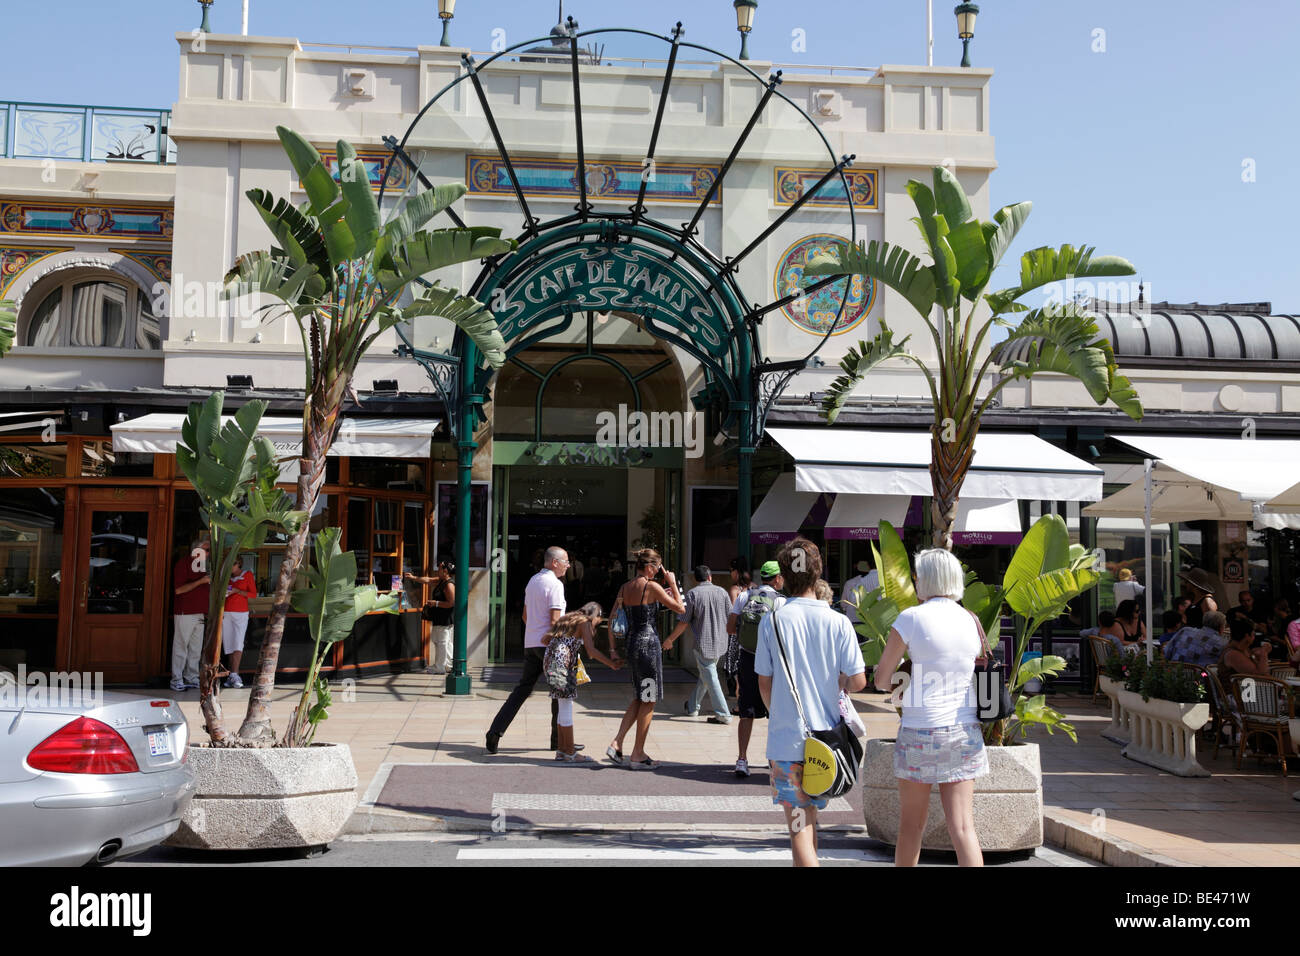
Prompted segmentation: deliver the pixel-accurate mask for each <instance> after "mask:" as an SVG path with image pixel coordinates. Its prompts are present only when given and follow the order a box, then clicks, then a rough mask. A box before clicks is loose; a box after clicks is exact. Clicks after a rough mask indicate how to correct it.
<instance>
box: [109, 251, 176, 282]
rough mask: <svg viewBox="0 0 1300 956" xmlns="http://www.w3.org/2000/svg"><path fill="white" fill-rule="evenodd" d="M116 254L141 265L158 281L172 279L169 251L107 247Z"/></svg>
mask: <svg viewBox="0 0 1300 956" xmlns="http://www.w3.org/2000/svg"><path fill="white" fill-rule="evenodd" d="M108 251H109V252H116V253H117V254H118V255H122V256H126V258H128V259H130V260H131V261H132V262H135V263H137V264H138V265H141V266H143V267H144V268H145V269H146V270H147V271H148V272H149V274H150V275H152V276H153V277H154V278H155V279H157V280H159V281H160V282H171V280H172V254H171V253H170V252H143V251H141V250H139V249H109V250H108Z"/></svg>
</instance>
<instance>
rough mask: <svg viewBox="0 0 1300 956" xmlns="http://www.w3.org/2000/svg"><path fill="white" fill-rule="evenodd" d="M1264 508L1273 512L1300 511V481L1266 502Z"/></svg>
mask: <svg viewBox="0 0 1300 956" xmlns="http://www.w3.org/2000/svg"><path fill="white" fill-rule="evenodd" d="M1262 510H1264V511H1265V512H1273V513H1276V512H1284V513H1285V512H1288V511H1300V482H1296V483H1295V484H1294V485H1292V486H1291V487H1290V488H1287V489H1286V490H1285V491H1283V492H1282V493H1281V494H1280V495H1278V496H1277V497H1276V498H1270V499H1269V500H1268V501H1266V502H1264V504H1263V506H1262Z"/></svg>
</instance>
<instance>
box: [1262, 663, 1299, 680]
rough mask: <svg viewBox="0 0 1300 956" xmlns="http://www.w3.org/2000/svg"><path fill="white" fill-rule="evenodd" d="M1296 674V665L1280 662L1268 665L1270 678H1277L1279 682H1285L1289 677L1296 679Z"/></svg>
mask: <svg viewBox="0 0 1300 956" xmlns="http://www.w3.org/2000/svg"><path fill="white" fill-rule="evenodd" d="M1296 673H1297V671H1296V666H1295V665H1294V664H1283V663H1280V662H1279V663H1276V664H1269V665H1268V676H1269V677H1275V678H1277V679H1278V680H1283V679H1284V678H1287V677H1295V676H1296Z"/></svg>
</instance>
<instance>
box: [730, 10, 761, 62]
mask: <svg viewBox="0 0 1300 956" xmlns="http://www.w3.org/2000/svg"><path fill="white" fill-rule="evenodd" d="M732 6H734V7H735V8H736V29H737V30H739V31H740V59H742V60H748V59H749V31H750V30H752V29H754V11H755V10H757V9H758V0H735V3H733V4H732Z"/></svg>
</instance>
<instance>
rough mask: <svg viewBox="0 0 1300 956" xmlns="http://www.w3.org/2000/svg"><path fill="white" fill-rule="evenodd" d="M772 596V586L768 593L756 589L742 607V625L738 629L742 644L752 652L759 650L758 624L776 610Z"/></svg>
mask: <svg viewBox="0 0 1300 956" xmlns="http://www.w3.org/2000/svg"><path fill="white" fill-rule="evenodd" d="M772 597H773V595H772V593H771V589H770V588H769V589H768V593H765V592H763V591H756V592H755V593H754V594H752V595H750V598H749V600H748V601H746V602H745V606H744V607H742V608H741V609H740V626H739V627H737V628H736V631H737V635H738V637H739V638H740V646H741V647H742V648H743V649H745V650H747V651H749V653H751V654H753V653H754V652H755V651H757V650H758V625H759V624H761V623H762V622H763V618H765V617H767V615H769V614H771V613H772V612H773V611H775V610H776V602H775V601H774V600H772Z"/></svg>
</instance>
